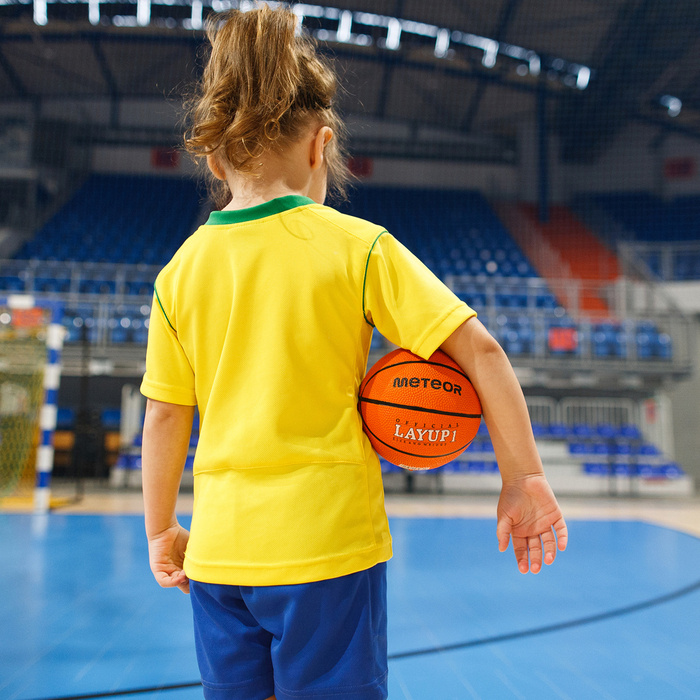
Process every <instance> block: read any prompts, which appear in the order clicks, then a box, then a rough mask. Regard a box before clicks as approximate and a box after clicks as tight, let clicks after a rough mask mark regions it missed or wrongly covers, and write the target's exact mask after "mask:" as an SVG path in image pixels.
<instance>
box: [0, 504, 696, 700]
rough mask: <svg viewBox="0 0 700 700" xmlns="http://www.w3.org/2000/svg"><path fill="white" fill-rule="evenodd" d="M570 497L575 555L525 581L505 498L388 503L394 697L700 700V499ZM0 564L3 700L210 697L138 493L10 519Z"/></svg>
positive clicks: (0, 521) (181, 602)
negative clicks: (152, 561)
mask: <svg viewBox="0 0 700 700" xmlns="http://www.w3.org/2000/svg"><path fill="white" fill-rule="evenodd" d="M560 502H561V504H562V508H563V510H564V513H565V515H566V517H567V520H568V524H569V531H570V544H569V549H568V550H567V551H566V552H564V553H560V554H559V557H558V559H557V561H556V563H555V564H554V566H552V567H549V568H545V570H544V571H543V572H542V573H540V574H539V575H538V576H533V575H527V576H523V575H521V574H519V573H518V571H517V568H516V566H515V561H514V558H513V554H512V550H509V552H507V553H505V554H501V553H499V552H498V548H497V546H496V535H495V506H496V497H495V496H483V497H477V496H462V497H460V496H455V495H449V496H438V495H425V494H422V495H411V496H388V497H387V510H388V512H389V515H390V518H391V526H392V532H393V536H394V552H395V554H394V558H393V559H392V561H391V562H390V565H389V655H390V662H389V671H390V680H389V697H390V699H391V700H450V699H454V700H462V699H467V698H469V699H471V698H484V699H486V700H493V699H495V700H500V699H501V698H524V699H526V700H548V699H549V698H570V699H573V700H579V699H581V700H584V699H588V698H591V699H598V698H605V699H610V700H612V699H615V700H622V699H625V700H627V699H629V700H639V699H640V698H642V699H647V698H651V699H666V698H668V699H669V700H679V699H681V698H699V699H700V663H698V659H700V501H698V500H696V499H675V500H660V499H654V500H651V499H628V500H625V499H619V498H615V499H613V498H610V499H599V500H591V499H569V500H567V499H561V501H560ZM190 509H191V496H188V495H183V497H182V498H181V501H180V506H179V511H180V512H181V514H182V517H181V520H182V522H183V523H184V524H187V523H188V520H189V512H190ZM0 561H1V562H2V581H3V584H4V585H3V589H4V595H3V597H2V601H0V620H2V623H1V624H0V636H1V637H2V650H3V651H2V654H0V698H3V699H4V700H47V699H49V698H51V699H54V698H62V699H65V698H74V699H77V698H83V699H87V698H98V697H99V698H107V697H134V698H143V699H146V700H153V699H154V698H159V699H161V700H194V698H202V691H201V688H200V687H199V684H198V671H197V665H196V660H195V657H194V647H193V639H192V626H191V620H190V609H189V602H188V599H187V597H186V596H184V595H182V594H181V593H180V592H179V591H175V590H163V589H161V588H159V587H158V586H157V585H156V584H155V582H154V581H153V580H152V578H151V574H150V571H149V569H148V561H147V548H146V541H145V537H144V534H143V521H142V515H141V501H140V495H139V494H138V493H134V492H131V493H128V492H113V491H111V492H110V491H107V490H102V491H100V490H97V491H95V492H92V493H88V494H86V496H85V497H84V498H83V499H82V500H81V501H80V502H79V503H76V504H74V505H70V506H66V507H64V508H61V509H58V510H56V511H54V512H52V513H51V514H50V515H48V516H34V515H32V514H29V513H22V512H10V511H8V510H5V511H4V512H2V513H0Z"/></svg>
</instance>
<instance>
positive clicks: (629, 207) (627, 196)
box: [579, 192, 700, 280]
mask: <svg viewBox="0 0 700 700" xmlns="http://www.w3.org/2000/svg"><path fill="white" fill-rule="evenodd" d="M579 206H580V207H582V208H585V207H589V208H590V207H596V208H597V209H598V210H599V211H601V212H603V214H604V215H605V216H607V217H609V219H610V220H611V221H612V222H613V223H614V224H615V225H614V226H613V227H610V228H613V229H616V230H617V233H618V235H620V236H622V237H623V238H624V239H625V240H627V241H628V242H630V241H631V242H635V243H636V244H637V248H638V250H639V251H640V257H641V258H642V260H643V261H644V263H646V265H647V266H648V268H649V270H650V271H651V272H652V273H653V274H654V275H656V276H657V277H659V278H661V279H664V280H700V245H698V240H700V197H698V196H684V197H676V198H674V199H672V200H669V201H666V200H662V199H660V198H658V197H655V196H653V195H651V194H648V193H646V192H623V193H605V194H591V195H586V196H585V197H581V198H580V201H579Z"/></svg>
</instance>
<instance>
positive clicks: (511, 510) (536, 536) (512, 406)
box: [442, 318, 568, 574]
mask: <svg viewBox="0 0 700 700" xmlns="http://www.w3.org/2000/svg"><path fill="white" fill-rule="evenodd" d="M442 349H443V350H444V351H445V352H446V353H447V354H448V355H450V357H452V359H453V360H455V362H457V363H458V364H459V365H460V367H461V368H462V369H463V370H464V372H465V374H466V375H467V376H468V377H469V379H470V380H471V382H472V384H473V385H474V388H475V389H476V391H477V393H478V394H479V398H480V399H481V406H482V412H483V416H484V420H485V421H486V425H487V427H488V429H489V434H490V436H491V441H492V443H493V447H494V452H495V453H496V459H497V461H498V467H499V469H500V472H501V478H502V480H503V487H502V489H501V497H500V499H499V502H498V511H497V515H498V524H497V527H496V535H497V537H498V546H499V549H500V550H501V551H502V552H503V551H505V550H506V549H507V548H508V542H509V541H510V538H511V536H512V538H513V550H514V552H515V558H516V560H517V562H518V568H519V570H520V571H521V572H522V573H524V574H525V573H527V572H528V571H532V572H533V573H537V572H539V571H540V569H541V568H542V562H543V561H544V563H545V564H551V563H552V562H553V561H554V559H555V557H556V552H557V548H558V549H559V550H564V549H565V548H566V543H567V539H568V533H567V528H566V522H565V521H564V516H563V515H562V513H561V510H560V509H559V504H558V503H557V500H556V498H555V497H554V494H553V493H552V489H551V488H550V486H549V483H548V482H547V479H546V478H545V475H544V470H543V468H542V462H541V460H540V456H539V454H538V452H537V446H536V445H535V439H534V436H533V434H532V426H531V425H530V417H529V414H528V411H527V405H526V403H525V397H524V396H523V392H522V389H521V388H520V384H519V382H518V379H517V377H516V376H515V372H513V368H512V367H511V365H510V362H509V361H508V358H507V357H506V354H505V353H504V352H503V350H502V349H501V346H500V345H499V344H498V343H497V342H496V340H494V338H493V337H492V336H491V335H490V333H489V332H488V331H487V330H486V328H484V326H483V325H482V324H481V322H480V321H478V320H477V319H476V318H471V319H469V320H467V321H465V322H464V323H463V324H462V325H461V326H460V327H459V328H457V330H456V331H455V332H454V333H453V334H452V335H451V336H450V337H449V338H448V339H447V340H446V341H445V342H444V343H443V344H442Z"/></svg>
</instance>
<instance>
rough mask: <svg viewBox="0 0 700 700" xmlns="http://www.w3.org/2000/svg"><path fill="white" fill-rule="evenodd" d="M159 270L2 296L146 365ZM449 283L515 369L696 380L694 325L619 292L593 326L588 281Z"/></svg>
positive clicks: (53, 280) (27, 276) (82, 270)
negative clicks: (48, 312)
mask: <svg viewBox="0 0 700 700" xmlns="http://www.w3.org/2000/svg"><path fill="white" fill-rule="evenodd" d="M159 269H160V268H159V267H158V266H149V265H125V264H124V265H114V264H104V263H66V262H56V261H29V262H27V261H18V260H9V261H0V288H4V291H7V292H10V293H11V292H17V293H29V294H34V295H35V296H41V297H48V298H59V299H61V300H62V301H63V303H64V307H65V316H64V326H65V328H66V331H67V337H66V343H67V346H68V348H70V346H71V345H73V346H75V345H78V344H80V343H88V344H89V345H90V346H91V347H93V348H94V349H96V350H99V349H100V348H102V349H104V348H110V347H112V348H114V350H115V353H118V351H121V350H125V349H126V348H128V347H129V346H131V347H133V348H134V351H133V353H132V354H133V355H134V357H136V356H137V355H139V353H141V352H142V346H143V345H144V344H145V343H146V340H147V335H148V318H149V315H150V308H151V301H152V283H153V280H154V279H155V277H156V275H157V273H158V271H159ZM446 282H447V284H448V285H449V286H450V287H451V288H452V289H453V290H454V291H455V292H456V293H457V294H458V296H460V297H461V298H462V299H464V300H465V301H466V302H467V303H469V304H470V305H471V306H473V307H474V308H475V309H476V310H477V312H478V314H479V317H480V319H481V320H482V321H483V322H484V324H485V325H486V326H487V328H488V329H489V330H490V331H491V333H492V334H493V335H494V336H495V337H496V338H497V339H498V340H499V341H500V342H501V344H502V345H503V347H504V349H505V350H506V352H507V353H508V354H509V355H510V357H511V360H512V361H513V363H514V364H520V365H523V366H534V367H540V366H541V367H550V368H551V367H557V366H559V367H566V368H569V369H571V370H577V369H586V370H590V369H594V368H601V367H608V368H610V369H614V368H617V369H619V370H624V371H625V372H628V371H635V372H652V373H654V374H668V375H670V374H675V375H679V374H687V373H688V372H690V370H691V368H692V359H693V358H692V346H691V335H692V334H691V322H690V321H689V320H688V319H687V318H686V317H685V316H683V315H682V314H680V313H676V312H673V311H672V310H669V309H668V308H667V307H665V308H662V309H655V307H654V305H653V304H646V303H645V304H641V305H640V304H636V305H634V304H630V303H620V298H622V297H624V296H625V295H624V294H620V293H619V289H617V288H616V287H615V285H613V286H611V287H610V288H608V289H607V290H606V291H607V294H608V299H607V301H608V302H609V305H610V308H611V309H613V310H614V315H613V316H612V317H611V318H609V319H595V320H590V319H586V318H585V317H583V316H581V315H578V314H577V313H576V309H574V310H573V311H574V312H573V313H571V311H572V310H571V309H570V308H568V307H567V309H566V310H565V309H564V307H563V306H562V305H561V302H560V299H562V298H565V299H575V298H577V296H579V295H580V293H581V290H582V289H583V286H582V285H583V283H581V282H580V281H576V280H571V279H561V280H554V281H552V280H550V281H549V282H545V281H544V280H542V279H539V278H520V277H516V278H489V277H469V276H450V277H448V278H446ZM619 312H624V313H619ZM379 349H381V348H379ZM93 354H98V353H97V352H95V353H93ZM112 354H114V353H112ZM69 356H70V350H69ZM139 358H140V355H139ZM139 358H137V359H139ZM139 362H140V359H139Z"/></svg>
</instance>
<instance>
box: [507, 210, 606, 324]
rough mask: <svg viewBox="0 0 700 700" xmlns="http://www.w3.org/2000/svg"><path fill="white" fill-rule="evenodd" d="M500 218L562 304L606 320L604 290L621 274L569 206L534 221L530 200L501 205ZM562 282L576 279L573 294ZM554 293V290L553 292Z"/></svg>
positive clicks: (600, 244) (534, 215)
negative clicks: (525, 202)
mask: <svg viewBox="0 0 700 700" xmlns="http://www.w3.org/2000/svg"><path fill="white" fill-rule="evenodd" d="M498 213H499V216H501V218H502V220H503V221H504V223H505V224H506V226H508V228H509V230H510V231H511V232H512V233H513V236H514V237H515V239H516V240H517V241H518V243H519V244H520V245H521V247H522V248H523V249H524V250H525V252H526V253H527V254H528V255H529V257H530V259H531V260H532V261H533V264H534V266H535V269H536V270H537V272H538V273H539V274H540V275H541V276H542V277H544V278H546V279H547V281H548V282H549V283H550V286H551V287H552V288H553V289H555V290H556V289H560V290H561V292H560V294H561V297H562V298H561V299H560V301H561V303H562V304H563V305H564V306H565V307H567V308H568V309H571V310H573V309H572V307H575V309H576V310H577V311H578V313H580V314H581V315H583V316H585V317H588V318H591V319H601V318H609V317H610V316H611V315H612V313H611V310H610V308H609V306H608V304H607V302H606V299H605V297H606V290H609V288H610V286H611V285H612V284H613V283H614V281H615V280H616V279H617V278H618V277H619V275H620V268H619V264H618V260H617V257H616V256H615V255H614V253H612V252H611V251H610V250H609V249H608V248H606V247H605V245H603V243H602V242H601V241H600V240H599V239H598V238H597V237H596V236H595V235H594V234H593V233H592V232H591V231H590V230H589V229H588V228H587V227H586V226H584V224H582V223H581V222H580V221H579V220H578V219H577V218H576V217H575V216H574V214H573V213H572V212H571V210H570V209H569V208H568V207H565V206H561V205H557V206H552V207H550V212H549V221H548V222H546V223H543V222H541V221H540V220H539V216H538V209H537V207H536V206H535V205H533V204H524V203H520V204H504V205H501V206H500V207H498ZM562 280H571V281H573V282H575V283H576V284H575V288H576V295H575V296H576V298H575V299H573V298H571V292H568V291H567V290H566V285H565V284H562ZM555 293H556V292H555Z"/></svg>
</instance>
